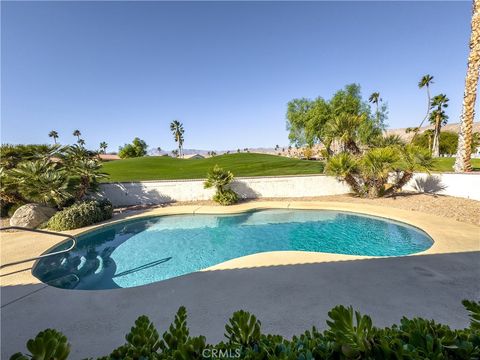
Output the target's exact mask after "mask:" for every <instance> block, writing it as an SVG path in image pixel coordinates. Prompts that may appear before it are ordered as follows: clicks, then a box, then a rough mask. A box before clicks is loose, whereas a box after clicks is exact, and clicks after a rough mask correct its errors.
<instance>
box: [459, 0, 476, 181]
mask: <svg viewBox="0 0 480 360" xmlns="http://www.w3.org/2000/svg"><path fill="white" fill-rule="evenodd" d="M479 8H480V1H478V0H474V1H473V9H472V22H471V24H472V31H471V35H470V55H469V56H468V66H467V75H466V77H465V90H464V93H463V106H462V116H461V120H460V132H459V133H458V147H457V158H456V159H455V165H454V170H455V172H465V171H472V165H471V160H470V159H471V156H472V150H471V149H472V139H473V136H472V132H473V118H474V113H475V100H476V97H477V88H478V69H479V68H480V9H479Z"/></svg>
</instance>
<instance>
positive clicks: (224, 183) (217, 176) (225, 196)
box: [203, 165, 238, 205]
mask: <svg viewBox="0 0 480 360" xmlns="http://www.w3.org/2000/svg"><path fill="white" fill-rule="evenodd" d="M233 180H234V176H233V173H232V172H231V171H228V170H224V169H222V168H221V167H220V166H218V165H215V166H214V167H213V169H212V170H211V171H210V172H209V173H208V174H207V180H206V181H205V182H204V184H203V185H204V187H205V189H208V188H212V187H214V188H215V189H216V192H215V195H214V196H213V201H215V202H216V203H218V204H220V205H232V204H235V203H236V202H238V195H237V193H236V192H235V191H233V190H232V189H231V188H230V184H231V183H232V181H233Z"/></svg>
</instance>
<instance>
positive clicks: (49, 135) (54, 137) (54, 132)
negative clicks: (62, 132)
mask: <svg viewBox="0 0 480 360" xmlns="http://www.w3.org/2000/svg"><path fill="white" fill-rule="evenodd" d="M48 137H51V138H53V142H54V144H55V145H56V144H57V139H58V132H56V131H55V130H52V131H50V132H49V133H48Z"/></svg>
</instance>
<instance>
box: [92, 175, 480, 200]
mask: <svg viewBox="0 0 480 360" xmlns="http://www.w3.org/2000/svg"><path fill="white" fill-rule="evenodd" d="M203 181H204V180H176V181H141V182H132V183H109V184H102V185H101V186H100V196H103V197H107V198H108V199H110V201H111V202H112V203H113V204H114V205H115V206H128V205H141V204H162V203H167V202H172V201H197V200H210V199H211V198H212V196H213V193H214V190H213V189H204V188H203ZM232 188H233V190H234V191H235V192H237V193H238V194H239V196H240V197H242V198H244V199H251V198H276V197H293V198H294V197H310V196H323V195H339V194H347V193H349V192H350V189H349V188H348V186H347V185H346V184H344V183H342V182H340V181H338V180H336V179H335V178H334V177H332V176H325V175H308V176H276V177H252V178H237V179H236V180H235V182H234V183H233V184H232ZM404 189H405V190H410V191H418V192H426V193H438V194H442V195H450V196H457V197H463V198H468V199H474V200H480V174H431V175H428V174H415V176H414V177H413V179H412V180H411V181H410V182H409V183H408V184H407V185H406V186H405V188H404Z"/></svg>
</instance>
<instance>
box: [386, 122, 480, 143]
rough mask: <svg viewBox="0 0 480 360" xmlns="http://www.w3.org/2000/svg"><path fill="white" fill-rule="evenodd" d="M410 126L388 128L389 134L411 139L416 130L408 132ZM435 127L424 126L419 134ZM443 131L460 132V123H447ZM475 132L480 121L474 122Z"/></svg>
mask: <svg viewBox="0 0 480 360" xmlns="http://www.w3.org/2000/svg"><path fill="white" fill-rule="evenodd" d="M407 129H408V128H399V129H388V130H387V135H398V136H400V137H401V138H402V139H403V140H410V139H411V138H412V136H413V134H414V132H409V133H406V130H407ZM429 129H433V125H428V126H424V127H422V128H421V129H420V131H419V134H421V133H423V132H424V131H425V130H429ZM442 131H452V132H455V133H458V132H459V131H460V123H455V124H447V125H445V126H442ZM473 132H474V133H475V132H480V122H475V123H473Z"/></svg>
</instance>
